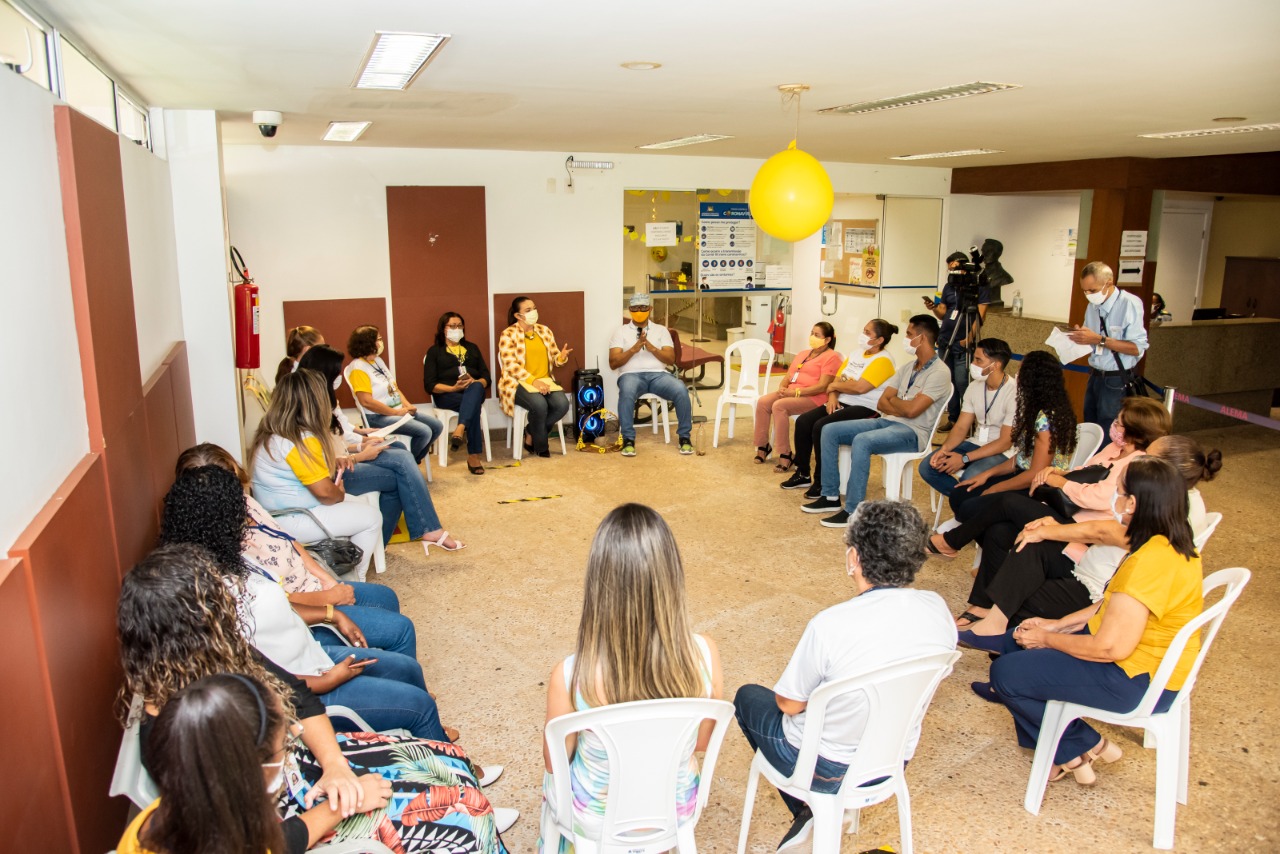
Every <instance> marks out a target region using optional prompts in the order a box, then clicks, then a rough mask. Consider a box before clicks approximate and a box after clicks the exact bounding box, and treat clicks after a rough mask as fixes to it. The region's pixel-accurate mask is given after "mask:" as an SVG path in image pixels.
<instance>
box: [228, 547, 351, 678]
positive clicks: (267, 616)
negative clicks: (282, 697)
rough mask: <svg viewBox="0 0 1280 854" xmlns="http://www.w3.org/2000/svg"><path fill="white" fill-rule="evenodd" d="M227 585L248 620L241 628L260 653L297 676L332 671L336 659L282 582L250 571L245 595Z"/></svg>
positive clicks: (229, 583)
mask: <svg viewBox="0 0 1280 854" xmlns="http://www.w3.org/2000/svg"><path fill="white" fill-rule="evenodd" d="M259 568H260V569H262V570H263V572H267V570H266V569H265V568H262V567H259ZM227 584H228V586H229V587H230V588H231V592H232V595H234V596H236V597H237V599H241V598H242V600H243V603H244V605H245V610H246V611H247V612H248V615H249V619H247V620H244V621H243V622H242V624H241V628H242V629H243V631H244V633H245V639H246V640H248V641H249V643H250V644H252V645H253V646H255V647H257V648H258V651H259V652H261V653H262V654H263V655H265V656H266V657H267V658H269V659H271V660H272V661H274V662H275V663H276V664H278V665H280V666H281V667H283V668H284V669H285V670H287V671H288V672H290V673H292V674H294V675H295V676H319V675H320V674H322V673H324V672H325V671H327V670H328V669H329V668H331V667H333V659H332V658H330V657H329V654H328V653H326V652H325V651H324V647H322V646H320V644H319V643H318V642H317V641H316V639H315V638H314V637H312V635H311V630H310V629H309V628H307V624H306V623H305V622H303V620H302V618H301V617H299V616H298V612H297V611H295V610H293V606H292V605H290V604H289V597H288V594H286V593H285V592H284V587H283V586H281V584H280V582H279V581H273V580H272V579H270V578H267V577H264V576H263V575H260V574H259V573H257V572H252V571H251V572H249V573H248V575H247V577H246V578H245V589H244V592H243V593H241V592H240V590H239V586H238V585H236V584H235V582H233V581H230V580H228V582H227Z"/></svg>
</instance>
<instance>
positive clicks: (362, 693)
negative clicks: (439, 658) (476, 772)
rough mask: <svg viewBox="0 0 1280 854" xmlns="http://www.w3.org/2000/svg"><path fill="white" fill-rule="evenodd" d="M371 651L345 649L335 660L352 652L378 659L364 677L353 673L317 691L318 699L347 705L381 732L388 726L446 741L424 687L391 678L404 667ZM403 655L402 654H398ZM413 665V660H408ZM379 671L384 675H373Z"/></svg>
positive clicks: (404, 669)
mask: <svg viewBox="0 0 1280 854" xmlns="http://www.w3.org/2000/svg"><path fill="white" fill-rule="evenodd" d="M371 652H373V651H372V650H367V649H347V651H346V653H345V654H342V656H341V658H339V659H337V660H342V659H345V658H346V657H347V656H349V655H355V656H356V658H357V659H365V658H375V657H377V658H379V660H378V663H377V664H371V665H369V667H368V668H367V670H366V672H367V673H368V674H369V675H367V676H357V677H355V678H354V679H351V680H348V681H347V682H344V683H343V684H341V685H339V686H338V687H337V688H334V689H333V690H332V691H329V692H328V693H325V694H320V695H319V696H320V702H322V703H324V704H325V705H326V706H348V707H350V708H352V709H354V710H355V711H356V712H357V713H358V714H359V715H360V716H361V717H362V718H364V719H365V722H367V723H368V724H369V726H371V727H373V729H375V730H377V731H379V732H381V731H383V730H388V729H399V728H402V729H407V730H409V732H411V733H413V734H414V735H415V736H416V737H418V738H429V739H432V740H434V741H444V742H447V741H448V740H449V739H448V738H447V737H446V736H445V734H444V728H443V727H442V726H441V725H440V712H439V710H438V709H437V708H436V701H435V700H433V699H431V695H430V694H428V693H427V691H426V688H425V687H418V686H417V685H410V684H407V683H406V682H402V681H400V680H399V679H397V678H395V675H397V674H398V675H401V676H405V675H408V674H407V669H406V667H405V666H404V665H403V664H402V663H399V662H388V661H386V660H384V659H383V658H381V657H378V656H374V655H371V654H369V653H371ZM400 658H404V656H400ZM412 663H413V665H414V666H415V667H416V666H417V662H416V661H415V662H412ZM379 671H381V672H382V675H383V676H384V677H385V676H387V675H388V674H392V675H391V678H379V677H378V676H374V675H373V674H375V673H377V672H379ZM421 681H422V668H421V667H418V682H419V683H421Z"/></svg>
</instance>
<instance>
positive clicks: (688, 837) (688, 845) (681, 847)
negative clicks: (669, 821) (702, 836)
mask: <svg viewBox="0 0 1280 854" xmlns="http://www.w3.org/2000/svg"><path fill="white" fill-rule="evenodd" d="M676 850H677V851H679V852H680V854H698V844H697V842H695V841H694V838H693V822H692V821H686V822H685V823H684V824H682V825H680V827H679V828H678V829H677V830H676Z"/></svg>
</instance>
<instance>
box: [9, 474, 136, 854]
mask: <svg viewBox="0 0 1280 854" xmlns="http://www.w3.org/2000/svg"><path fill="white" fill-rule="evenodd" d="M145 459H146V457H145V454H143V455H141V456H140V457H139V458H138V460H139V465H140V466H142V467H145ZM148 482H149V477H148ZM148 485H149V483H148ZM107 501H108V491H107V467H106V462H105V461H104V460H103V459H102V457H101V456H98V455H95V454H90V455H88V456H86V457H85V458H84V460H83V461H82V462H81V463H80V464H79V465H78V466H76V468H75V469H74V470H73V471H72V473H71V474H70V476H68V477H67V479H66V480H65V481H64V482H63V483H62V485H61V486H59V488H58V490H57V492H56V493H55V495H54V497H53V498H52V499H51V500H50V501H49V503H48V504H46V505H45V507H44V508H43V509H42V510H41V511H40V513H39V514H38V515H37V516H36V518H35V520H34V521H33V522H32V523H31V524H30V525H29V526H28V527H27V529H26V530H25V531H23V532H22V535H21V536H20V537H19V538H18V541H17V543H15V544H14V546H13V548H12V549H11V550H10V554H11V556H13V557H17V558H21V559H22V560H23V561H24V562H25V563H26V565H27V568H28V570H29V572H30V574H31V579H32V582H33V588H34V591H35V614H36V619H37V623H38V629H39V636H40V637H41V638H43V641H44V657H45V661H46V664H47V668H48V674H49V683H50V687H51V690H52V697H53V708H54V711H55V720H56V723H57V728H58V738H59V742H60V744H61V748H62V753H63V755H64V757H66V760H65V761H66V762H67V767H68V769H69V773H68V774H67V778H68V788H69V791H70V795H71V803H72V804H74V805H75V810H74V813H75V815H74V822H75V826H74V827H75V835H76V837H77V839H78V841H79V846H80V849H81V850H83V851H87V852H96V851H107V850H110V849H111V848H113V847H114V846H115V843H116V842H117V841H119V838H120V832H121V830H122V829H123V826H124V819H125V813H126V804H125V803H124V802H123V801H114V802H113V801H111V799H109V798H108V797H107V787H108V785H109V783H110V781H111V773H112V770H113V768H114V766H115V757H116V752H117V751H118V749H119V747H120V738H119V737H120V727H119V725H118V724H117V723H116V720H115V716H114V714H113V704H114V701H115V695H116V691H117V689H118V688H119V687H120V663H119V654H118V645H117V640H116V629H115V608H114V607H113V603H114V602H115V601H116V597H117V595H118V594H119V590H120V580H119V576H118V575H117V572H116V558H115V554H114V552H113V549H112V547H111V543H112V532H111V522H110V516H109V514H108V510H107ZM148 509H149V505H148ZM37 850H50V849H43V848H42V849H37Z"/></svg>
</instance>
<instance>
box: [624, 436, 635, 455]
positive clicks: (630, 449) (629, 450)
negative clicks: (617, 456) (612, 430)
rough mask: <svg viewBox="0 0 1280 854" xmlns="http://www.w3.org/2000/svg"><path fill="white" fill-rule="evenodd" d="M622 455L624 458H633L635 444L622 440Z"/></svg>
mask: <svg viewBox="0 0 1280 854" xmlns="http://www.w3.org/2000/svg"><path fill="white" fill-rule="evenodd" d="M622 455H623V456H624V457H634V456H635V455H636V443H635V442H628V441H627V440H626V439H623V440H622Z"/></svg>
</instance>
